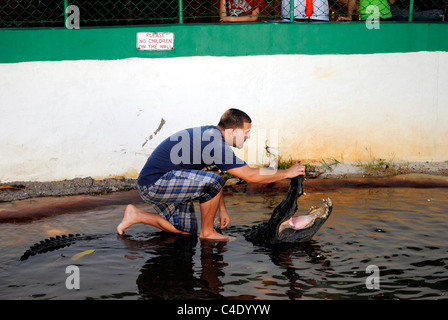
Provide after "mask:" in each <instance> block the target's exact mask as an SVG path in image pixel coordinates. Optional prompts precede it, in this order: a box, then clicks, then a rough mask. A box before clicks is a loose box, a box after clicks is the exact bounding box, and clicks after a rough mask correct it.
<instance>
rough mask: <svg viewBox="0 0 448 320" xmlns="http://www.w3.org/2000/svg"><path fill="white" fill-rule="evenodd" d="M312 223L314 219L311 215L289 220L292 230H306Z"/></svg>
mask: <svg viewBox="0 0 448 320" xmlns="http://www.w3.org/2000/svg"><path fill="white" fill-rule="evenodd" d="M311 221H313V218H312V217H311V216H309V215H306V216H299V217H294V218H291V219H289V221H288V223H289V225H290V226H291V227H292V228H294V229H296V230H300V229H303V228H305V227H306V226H307V225H308V224H309V223H310V222H311Z"/></svg>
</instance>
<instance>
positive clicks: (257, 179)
mask: <svg viewBox="0 0 448 320" xmlns="http://www.w3.org/2000/svg"><path fill="white" fill-rule="evenodd" d="M227 172H228V173H230V174H232V175H234V176H237V177H238V178H241V179H243V180H245V181H247V182H249V183H271V182H275V181H279V180H283V179H287V178H294V177H297V176H300V175H305V166H300V165H294V166H292V167H290V168H288V169H285V170H275V169H272V168H251V167H249V166H248V165H245V166H242V167H239V168H233V169H230V170H227Z"/></svg>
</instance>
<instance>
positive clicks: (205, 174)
mask: <svg viewBox="0 0 448 320" xmlns="http://www.w3.org/2000/svg"><path fill="white" fill-rule="evenodd" d="M224 184H225V181H224V179H223V178H221V176H220V175H219V174H217V173H215V172H212V171H200V170H186V169H181V170H173V171H170V172H168V173H166V174H164V175H163V176H162V177H160V179H159V180H157V181H156V183H154V185H149V186H140V185H139V186H138V191H139V193H140V196H141V197H142V199H143V200H144V201H145V202H147V203H149V204H151V205H153V206H154V209H155V210H156V211H157V213H158V214H160V215H161V216H162V217H164V218H165V219H166V220H168V221H169V222H171V223H172V224H173V225H174V227H175V228H176V229H177V230H180V231H184V232H188V233H197V231H198V224H197V221H196V216H195V213H194V204H193V200H199V202H200V203H203V202H207V201H209V200H211V199H213V198H214V197H215V196H216V195H217V194H218V193H219V192H220V191H221V189H222V188H223V187H224Z"/></svg>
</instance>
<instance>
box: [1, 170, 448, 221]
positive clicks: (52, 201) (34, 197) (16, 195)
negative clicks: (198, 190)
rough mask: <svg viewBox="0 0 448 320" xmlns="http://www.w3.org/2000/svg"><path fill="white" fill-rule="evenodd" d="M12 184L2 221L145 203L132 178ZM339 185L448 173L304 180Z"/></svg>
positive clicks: (394, 184)
mask: <svg viewBox="0 0 448 320" xmlns="http://www.w3.org/2000/svg"><path fill="white" fill-rule="evenodd" d="M13 185H17V186H21V187H24V188H21V187H18V189H0V223H24V222H30V221H33V220H37V219H41V218H45V217H50V216H55V215H60V214H66V213H76V212H84V211H87V210H92V209H95V208H100V207H105V206H112V205H118V206H121V205H122V206H123V210H124V208H125V206H126V205H127V204H129V203H133V204H139V203H143V201H142V199H141V198H140V196H139V194H138V191H137V190H136V181H135V180H133V179H108V180H102V181H95V180H93V179H90V178H86V179H75V180H69V181H68V180H67V181H59V182H46V183H37V182H28V183H15V184H13ZM288 186H289V180H282V181H279V182H275V183H270V184H247V183H241V181H239V179H229V180H227V183H226V186H225V193H226V194H227V195H231V194H235V193H247V194H266V195H276V194H282V193H285V192H286V191H287V188H288ZM340 188H448V176H445V175H430V174H419V173H410V174H403V175H396V176H388V177H349V178H314V179H307V180H305V182H304V189H305V192H313V191H326V190H327V191H328V190H336V189H340ZM8 199H9V200H8Z"/></svg>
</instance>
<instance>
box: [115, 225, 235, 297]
mask: <svg viewBox="0 0 448 320" xmlns="http://www.w3.org/2000/svg"><path fill="white" fill-rule="evenodd" d="M122 241H123V242H124V243H125V245H126V247H127V248H128V249H129V250H142V249H144V250H145V251H146V252H148V253H151V254H152V256H151V258H150V259H148V260H146V262H145V264H144V265H143V266H142V268H141V269H140V274H139V275H138V277H137V286H138V291H139V294H140V296H141V298H142V299H163V300H167V299H174V300H182V299H186V300H190V299H222V298H223V296H222V295H221V292H222V291H224V289H223V285H222V283H221V281H220V280H219V279H220V277H221V276H222V275H223V270H224V268H225V267H226V266H227V264H226V263H225V262H224V261H223V255H222V254H223V252H225V251H226V249H225V245H226V243H222V242H221V243H219V242H218V243H215V242H211V241H200V245H201V247H200V248H201V272H200V273H199V274H198V273H197V272H195V263H194V259H193V258H194V256H195V255H196V249H197V243H198V241H199V240H198V238H197V236H182V235H173V234H167V233H163V232H160V233H158V234H156V235H155V236H154V237H152V238H151V239H149V240H135V239H132V238H123V239H122Z"/></svg>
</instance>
